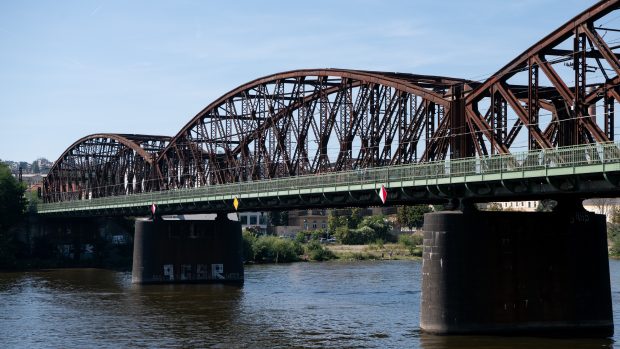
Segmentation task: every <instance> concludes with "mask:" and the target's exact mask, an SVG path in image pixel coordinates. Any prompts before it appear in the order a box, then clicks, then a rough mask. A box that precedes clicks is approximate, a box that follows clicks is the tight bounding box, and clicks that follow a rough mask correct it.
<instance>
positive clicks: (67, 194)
mask: <svg viewBox="0 0 620 349" xmlns="http://www.w3.org/2000/svg"><path fill="white" fill-rule="evenodd" d="M169 141H170V137H165V136H145V135H133V134H109V133H105V134H93V135H89V136H86V137H83V138H81V139H79V140H77V141H76V142H75V143H73V144H72V145H71V146H70V147H69V148H67V150H65V152H64V153H63V154H62V155H61V156H60V157H59V158H58V160H56V162H54V166H53V167H52V168H51V169H50V171H49V173H48V175H47V177H46V178H45V179H44V181H43V199H44V201H46V202H56V201H65V200H82V199H90V198H97V197H104V196H111V195H125V194H132V193H140V192H145V191H149V190H152V187H151V185H152V183H153V181H152V178H158V174H157V163H156V158H157V154H158V153H159V152H160V151H161V150H162V149H164V147H165V146H166V145H167V144H168V142H169Z"/></svg>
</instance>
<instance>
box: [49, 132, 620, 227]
mask: <svg viewBox="0 0 620 349" xmlns="http://www.w3.org/2000/svg"><path fill="white" fill-rule="evenodd" d="M616 173H620V144H618V143H599V144H589V145H582V146H575V147H566V148H558V149H549V150H537V151H531V152H524V153H518V154H509V155H496V156H490V157H483V158H468V159H459V160H454V161H450V160H447V161H441V162H431V163H424V164H410V165H399V166H386V167H378V168H369V169H365V170H354V171H346V172H338V173H328V174H321V175H310V176H299V177H291V178H284V179H275V180H262V181H254V182H242V183H234V184H224V185H217V186H206V187H198V188H187V189H178V190H168V191H160V192H151V193H142V194H132V195H126V196H115V197H106V198H96V199H91V200H75V201H66V202H58V203H48V204H41V205H39V208H38V213H39V214H43V215H45V214H62V213H71V212H86V211H88V212H96V211H101V212H103V211H106V210H107V211H122V210H123V209H130V208H131V209H139V208H143V207H148V206H150V205H151V204H152V203H154V202H155V203H157V204H158V205H159V206H160V207H162V206H163V207H171V206H172V205H176V207H178V208H176V209H175V210H176V211H178V212H183V210H184V206H186V205H189V204H192V205H202V204H204V205H205V207H206V208H205V209H206V210H208V207H209V206H210V205H212V204H217V205H224V207H228V210H230V211H232V210H233V209H232V200H233V199H234V198H235V197H237V198H239V199H243V200H261V199H272V198H275V199H278V198H280V197H291V196H298V197H300V198H301V200H302V201H303V198H304V197H307V196H316V195H322V196H323V197H325V200H326V204H325V205H327V206H328V205H329V196H330V195H337V194H349V195H350V193H356V192H358V193H363V192H372V191H375V192H376V191H378V190H379V189H380V188H381V186H382V185H384V186H385V187H386V188H388V189H389V191H390V192H393V193H395V190H398V189H416V188H422V189H423V188H431V187H432V188H435V187H436V188H448V187H456V186H462V185H464V186H465V187H468V186H470V185H477V184H485V183H502V185H504V184H505V183H510V182H511V181H523V180H528V181H533V182H537V183H551V182H553V181H555V179H554V178H564V177H567V176H587V175H596V176H598V177H600V178H603V177H605V178H607V177H608V175H609V174H616ZM601 188H603V189H602V190H604V189H605V188H606V187H604V186H601ZM587 190H590V191H591V192H590V193H591V194H595V192H594V191H593V190H592V189H587ZM429 191H432V190H429ZM440 191H441V190H440ZM461 192H462V191H461ZM525 194H527V193H525ZM525 194H524V195H525ZM580 194H583V195H586V196H587V195H588V194H589V193H588V192H581V193H580ZM596 194H600V191H597V192H596ZM454 195H463V194H454ZM467 195H468V197H471V198H476V194H475V193H473V194H472V193H471V192H468V194H467ZM375 199H376V200H378V196H377V198H375ZM242 209H243V205H242ZM107 211H106V212H107Z"/></svg>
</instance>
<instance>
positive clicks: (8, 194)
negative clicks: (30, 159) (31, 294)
mask: <svg viewBox="0 0 620 349" xmlns="http://www.w3.org/2000/svg"><path fill="white" fill-rule="evenodd" d="M25 208H26V201H25V200H24V186H23V185H22V184H21V183H19V182H18V181H17V180H16V179H15V177H13V176H12V175H11V170H10V169H9V167H8V166H7V165H5V164H2V163H0V269H2V268H7V267H10V266H11V264H12V263H13V262H14V261H15V248H14V244H13V239H12V237H11V236H10V234H9V229H10V228H11V227H12V226H13V225H14V224H15V223H17V222H18V221H19V220H20V219H21V218H22V217H23V214H24V210H25Z"/></svg>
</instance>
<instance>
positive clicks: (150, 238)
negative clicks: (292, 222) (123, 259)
mask: <svg viewBox="0 0 620 349" xmlns="http://www.w3.org/2000/svg"><path fill="white" fill-rule="evenodd" d="M241 239H242V238H241V224H240V223H239V222H235V221H231V220H228V218H226V216H225V215H218V216H217V218H216V219H215V220H163V219H161V218H156V219H155V220H138V221H136V224H135V236H134V250H133V268H132V282H133V283H137V284H151V283H235V284H242V283H243V253H242V250H241V249H242V240H241Z"/></svg>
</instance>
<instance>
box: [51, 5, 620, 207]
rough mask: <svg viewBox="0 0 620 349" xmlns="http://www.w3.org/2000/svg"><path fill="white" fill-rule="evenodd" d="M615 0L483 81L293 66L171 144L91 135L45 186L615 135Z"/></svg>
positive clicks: (177, 177) (402, 159) (92, 189)
mask: <svg viewBox="0 0 620 349" xmlns="http://www.w3.org/2000/svg"><path fill="white" fill-rule="evenodd" d="M619 7H620V0H606V1H601V2H599V3H598V4H596V5H594V6H592V7H591V8H589V9H587V10H586V11H584V12H583V13H581V14H579V15H578V16H576V17H575V18H573V19H572V20H570V21H569V22H568V23H566V24H565V25H563V26H562V27H560V28H559V29H557V30H555V31H554V32H553V33H551V34H549V35H548V36H547V37H545V38H544V39H542V40H541V41H539V42H538V43H536V44H535V45H533V46H532V47H531V48H530V49H528V50H527V51H525V52H524V53H523V54H521V55H520V56H518V57H517V58H515V59H514V60H512V61H511V62H510V63H508V64H507V65H506V66H505V67H503V68H502V69H500V70H499V71H498V72H497V73H495V74H493V75H492V76H491V77H490V78H488V79H487V80H485V81H470V80H466V79H456V78H447V77H438V76H425V75H413V74H403V73H388V72H373V71H360V70H344V69H314V70H296V71H289V72H284V73H279V74H274V75H271V76H267V77H263V78H260V79H257V80H254V81H251V82H249V83H247V84H244V85H242V86H239V87H237V88H236V89H234V90H232V91H230V92H228V93H227V94H225V95H224V96H222V97H220V98H219V99H217V100H216V101H214V102H213V103H211V104H210V105H209V106H207V107H206V108H205V109H204V110H202V111H201V112H200V113H198V114H197V115H196V116H195V117H194V118H192V119H191V120H190V122H189V123H187V124H186V125H185V126H184V127H183V129H182V130H181V131H180V132H179V133H178V134H177V135H176V136H174V137H172V138H168V137H161V136H137V135H111V134H103V135H92V136H88V137H85V138H83V139H81V140H79V141H77V142H76V143H74V144H73V145H72V146H71V147H69V149H67V151H65V153H63V155H62V156H61V157H60V158H59V160H58V161H57V162H56V164H55V165H54V168H53V169H52V170H51V172H50V175H49V176H48V178H47V179H46V180H45V185H44V194H45V200H46V201H48V202H50V201H62V200H67V199H84V198H90V197H101V196H109V195H121V194H130V193H136V192H144V191H152V190H167V189H175V188H189V187H199V186H206V185H215V184H221V183H231V182H240V181H252V180H259V179H273V178H281V177H288V176H296V175H305V174H316V173H326V172H336V171H344V170H352V169H363V168H370V167H379V166H388V165H398V164H408V163H422V162H427V161H435V160H445V159H457V158H463V157H472V156H489V155H493V154H509V153H511V152H513V151H515V150H518V151H523V150H528V149H530V150H533V149H549V148H554V147H561V146H571V145H577V144H586V143H594V142H608V141H611V140H613V139H614V128H615V124H614V118H615V109H616V105H617V104H618V103H619V102H620V88H619V85H620V61H619V56H618V53H617V52H618V50H619V49H620V29H618V28H614V27H613V24H614V23H617V22H618V21H617V20H616V21H615V22H614V20H615V19H617V18H618V12H615V11H616V10H618V8H619Z"/></svg>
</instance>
